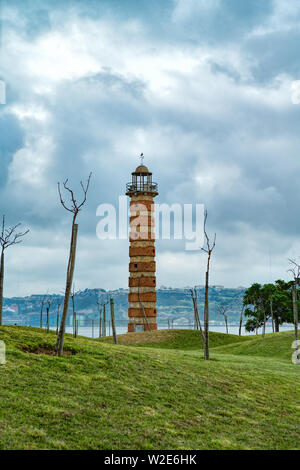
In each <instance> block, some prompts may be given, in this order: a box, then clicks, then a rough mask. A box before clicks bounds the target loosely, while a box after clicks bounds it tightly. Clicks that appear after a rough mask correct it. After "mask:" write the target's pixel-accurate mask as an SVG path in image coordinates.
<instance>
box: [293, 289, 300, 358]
mask: <svg viewBox="0 0 300 470" xmlns="http://www.w3.org/2000/svg"><path fill="white" fill-rule="evenodd" d="M292 295H293V313H294V326H295V342H296V350H295V357H296V364H299V363H300V360H299V346H298V321H299V319H298V304H297V285H296V281H294V284H293V290H292Z"/></svg>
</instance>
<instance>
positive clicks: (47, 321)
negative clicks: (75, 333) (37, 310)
mask: <svg viewBox="0 0 300 470" xmlns="http://www.w3.org/2000/svg"><path fill="white" fill-rule="evenodd" d="M50 307H51V298H50V297H48V299H47V302H46V328H47V333H49V312H50Z"/></svg>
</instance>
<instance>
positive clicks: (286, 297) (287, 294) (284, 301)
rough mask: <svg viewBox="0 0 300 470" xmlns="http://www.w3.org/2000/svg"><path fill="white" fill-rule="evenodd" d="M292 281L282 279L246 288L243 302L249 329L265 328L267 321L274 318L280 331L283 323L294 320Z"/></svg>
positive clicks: (275, 324) (247, 328)
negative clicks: (273, 282)
mask: <svg viewBox="0 0 300 470" xmlns="http://www.w3.org/2000/svg"><path fill="white" fill-rule="evenodd" d="M291 290H292V283H291V282H285V281H283V280H281V279H279V280H278V281H276V282H275V284H264V285H261V284H258V283H254V284H252V286H251V287H249V289H247V290H246V292H245V295H244V299H243V304H244V306H245V307H246V308H245V317H247V318H248V320H247V322H246V325H245V328H246V330H247V331H255V330H256V331H257V329H258V328H261V327H263V329H264V328H265V324H266V322H267V321H268V320H269V319H270V318H272V321H273V323H274V328H275V331H276V332H278V331H279V326H280V325H282V323H292V322H293V305H292V296H291Z"/></svg>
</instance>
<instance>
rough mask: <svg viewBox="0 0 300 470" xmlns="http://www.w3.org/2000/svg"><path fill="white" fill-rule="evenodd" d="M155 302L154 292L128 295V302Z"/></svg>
mask: <svg viewBox="0 0 300 470" xmlns="http://www.w3.org/2000/svg"><path fill="white" fill-rule="evenodd" d="M139 301H141V302H156V292H140V295H138V294H136V293H129V294H128V302H139Z"/></svg>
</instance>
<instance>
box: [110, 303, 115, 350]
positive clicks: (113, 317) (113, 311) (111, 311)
mask: <svg viewBox="0 0 300 470" xmlns="http://www.w3.org/2000/svg"><path fill="white" fill-rule="evenodd" d="M110 314H111V326H112V332H113V339H114V344H117V334H116V325H115V307H114V299H113V298H111V299H110Z"/></svg>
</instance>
